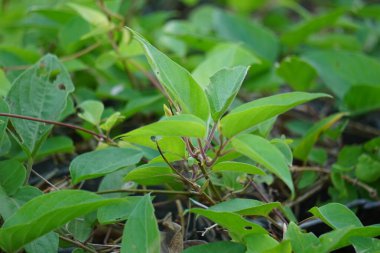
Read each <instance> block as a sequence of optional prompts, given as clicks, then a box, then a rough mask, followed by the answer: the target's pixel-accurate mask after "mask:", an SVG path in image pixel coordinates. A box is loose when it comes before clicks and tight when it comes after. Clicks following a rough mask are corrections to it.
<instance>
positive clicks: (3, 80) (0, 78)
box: [0, 69, 11, 98]
mask: <svg viewBox="0 0 380 253" xmlns="http://www.w3.org/2000/svg"><path fill="white" fill-rule="evenodd" d="M10 89H11V83H10V82H9V81H8V79H7V77H6V76H5V73H4V71H3V70H2V69H0V98H1V97H5V96H6V95H7V94H8V91H9V90H10Z"/></svg>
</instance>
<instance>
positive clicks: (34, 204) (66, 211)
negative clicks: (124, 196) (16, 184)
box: [0, 190, 118, 252]
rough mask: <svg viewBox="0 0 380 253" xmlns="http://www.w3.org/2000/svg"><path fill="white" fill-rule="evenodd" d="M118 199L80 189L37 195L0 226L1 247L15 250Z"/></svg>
mask: <svg viewBox="0 0 380 253" xmlns="http://www.w3.org/2000/svg"><path fill="white" fill-rule="evenodd" d="M117 201H118V200H117V199H103V198H101V197H100V196H97V195H96V194H93V193H90V192H86V191H81V190H61V191H56V192H51V193H48V194H45V195H41V196H38V197H36V198H34V199H32V200H31V201H29V202H28V203H26V204H25V205H23V206H22V207H21V208H20V209H19V210H18V211H16V213H14V215H12V216H11V217H10V218H9V219H7V220H6V221H5V223H4V225H3V226H2V227H1V229H0V238H1V241H0V247H1V248H2V249H4V250H5V251H11V252H13V251H17V250H18V249H20V248H21V247H22V246H23V245H25V244H27V243H29V242H31V241H33V240H34V239H36V238H38V237H40V236H42V235H44V234H46V233H48V232H49V231H52V230H54V229H56V228H58V227H59V226H62V225H63V224H65V223H66V222H68V221H70V220H71V219H73V218H75V217H79V216H81V215H84V214H86V213H89V212H91V211H94V210H96V209H97V208H99V207H101V206H104V205H108V204H113V203H115V202H117Z"/></svg>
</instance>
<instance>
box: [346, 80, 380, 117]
mask: <svg viewBox="0 0 380 253" xmlns="http://www.w3.org/2000/svg"><path fill="white" fill-rule="evenodd" d="M379 83H380V82H379ZM379 96H380V85H377V86H371V85H360V84H357V85H353V86H352V87H351V88H350V89H349V90H348V91H347V93H346V94H345V95H344V98H343V102H344V104H345V106H346V107H347V108H348V109H349V110H350V111H351V112H353V113H355V114H361V113H365V112H368V111H371V110H375V109H378V108H380V102H379V99H378V98H379Z"/></svg>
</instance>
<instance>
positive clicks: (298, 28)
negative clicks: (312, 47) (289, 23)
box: [282, 9, 344, 46]
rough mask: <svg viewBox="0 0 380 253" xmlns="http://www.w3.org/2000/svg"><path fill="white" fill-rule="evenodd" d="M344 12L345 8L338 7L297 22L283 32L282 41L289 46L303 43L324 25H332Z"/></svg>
mask: <svg viewBox="0 0 380 253" xmlns="http://www.w3.org/2000/svg"><path fill="white" fill-rule="evenodd" d="M343 13H344V10H343V9H336V10H334V11H332V12H329V13H327V14H322V15H320V16H317V17H313V18H311V19H308V20H306V21H303V22H301V23H299V24H296V25H295V26H294V27H292V28H291V29H290V30H289V31H287V32H285V33H284V34H283V36H282V41H283V42H284V43H285V44H287V45H289V46H296V45H298V44H300V43H302V42H303V41H304V40H305V39H306V38H307V37H308V36H309V35H310V34H312V33H314V32H317V31H319V30H321V29H322V28H324V27H328V26H332V25H333V24H334V22H335V21H336V20H337V19H338V18H339V17H340V16H341V15H342V14H343Z"/></svg>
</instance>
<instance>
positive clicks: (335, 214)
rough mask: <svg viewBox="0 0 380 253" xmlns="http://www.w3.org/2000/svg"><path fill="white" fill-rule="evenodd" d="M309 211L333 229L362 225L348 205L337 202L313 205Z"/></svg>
mask: <svg viewBox="0 0 380 253" xmlns="http://www.w3.org/2000/svg"><path fill="white" fill-rule="evenodd" d="M309 212H311V213H312V214H313V215H314V216H315V217H318V218H320V219H321V220H322V221H323V222H324V223H326V224H327V225H329V226H330V227H332V228H334V229H340V228H346V227H363V224H362V223H361V222H360V220H359V219H358V217H356V215H355V214H354V213H353V212H352V211H351V210H350V209H349V208H348V207H346V206H344V205H342V204H339V203H330V204H327V205H324V206H321V207H313V208H312V209H310V210H309Z"/></svg>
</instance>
